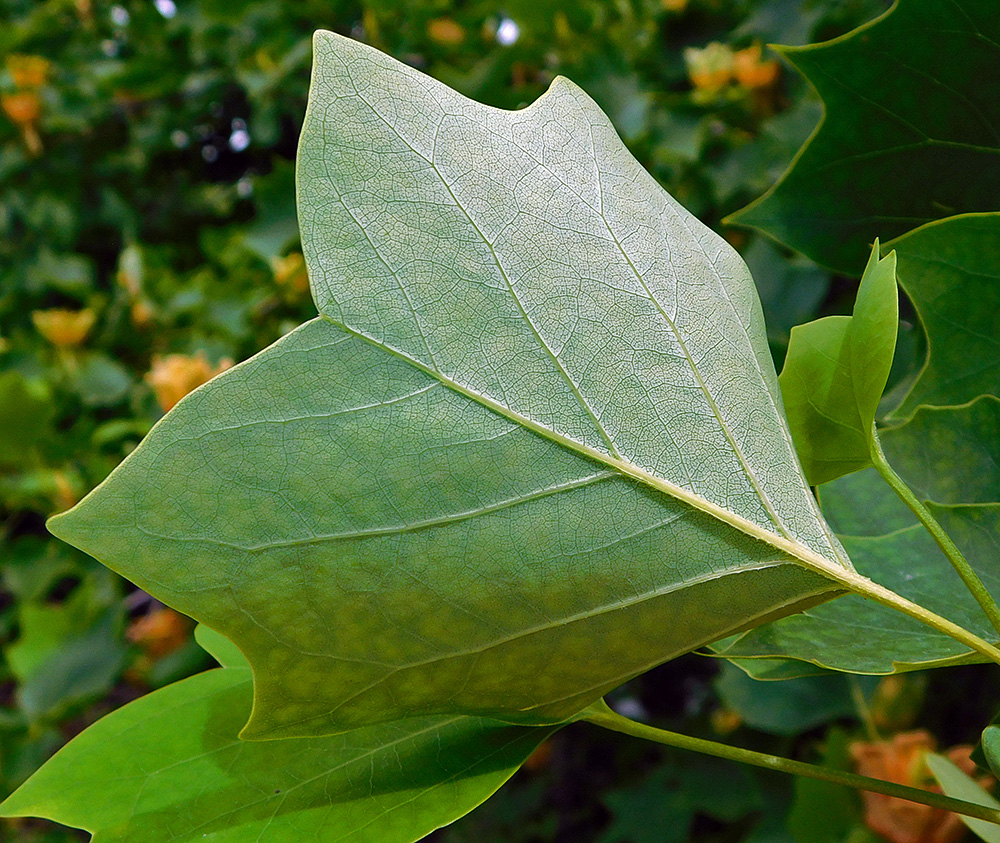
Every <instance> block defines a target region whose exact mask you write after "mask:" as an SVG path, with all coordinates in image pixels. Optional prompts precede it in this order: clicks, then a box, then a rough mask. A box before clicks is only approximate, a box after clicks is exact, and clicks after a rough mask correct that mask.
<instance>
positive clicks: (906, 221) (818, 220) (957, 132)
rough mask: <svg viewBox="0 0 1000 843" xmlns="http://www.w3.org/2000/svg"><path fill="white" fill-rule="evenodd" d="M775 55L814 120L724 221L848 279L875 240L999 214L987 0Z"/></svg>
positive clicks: (998, 28)
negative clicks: (808, 90) (804, 94)
mask: <svg viewBox="0 0 1000 843" xmlns="http://www.w3.org/2000/svg"><path fill="white" fill-rule="evenodd" d="M781 52H782V53H783V55H784V56H785V57H786V58H787V59H788V60H789V61H791V62H792V63H793V64H794V65H795V66H796V67H797V68H798V69H799V70H800V71H801V72H802V73H803V75H805V77H806V78H807V79H808V80H809V81H810V82H811V83H812V84H813V86H814V87H815V89H816V91H817V92H818V93H819V95H820V97H821V98H822V100H823V104H824V110H825V113H824V116H823V119H822V121H821V122H820V125H819V127H818V128H817V129H816V131H815V132H814V133H813V135H812V137H811V138H810V139H809V140H808V141H807V142H806V144H805V146H803V147H802V149H801V150H800V151H799V154H798V155H797V156H796V158H795V161H794V162H793V163H792V166H791V167H790V169H789V170H788V172H786V173H785V175H784V176H783V177H782V179H781V181H779V182H778V183H777V184H776V185H775V186H774V187H773V188H771V190H769V191H768V192H767V193H765V194H764V195H763V196H762V197H761V198H760V199H758V200H757V201H755V202H753V203H752V204H751V205H749V206H747V207H746V208H744V209H743V210H742V211H740V212H738V213H737V214H735V215H733V216H732V217H730V218H729V221H731V222H734V223H739V224H743V225H749V226H753V227H755V228H758V229H760V230H762V231H764V232H765V233H766V234H768V235H770V236H771V237H774V238H775V239H777V240H779V241H781V242H782V243H785V244H787V245H789V246H791V247H793V248H795V249H797V250H799V251H800V252H803V253H804V254H806V255H807V256H809V257H810V258H812V259H813V260H815V261H816V262H817V263H820V264H823V265H825V266H828V267H831V268H833V269H836V270H838V271H840V272H845V273H848V274H856V273H858V272H860V270H861V268H862V267H863V265H864V259H865V254H866V253H867V249H868V247H869V245H870V244H871V243H872V241H873V240H874V239H875V238H876V237H884V238H888V237H896V236H898V235H901V234H903V233H904V232H906V231H909V230H910V229H913V228H916V227H917V226H919V225H921V224H923V223H926V222H930V221H932V220H937V219H941V218H943V217H947V216H951V215H954V214H960V213H967V212H973V211H995V210H1000V200H998V197H1000V96H998V93H1000V88H998V84H1000V82H998V78H1000V77H998V74H997V68H998V67H1000V15H998V14H997V10H996V4H995V2H994V0H959V2H954V3H927V2H922V0H897V2H896V3H895V4H894V5H893V7H892V8H891V9H890V10H889V11H888V12H886V13H885V14H884V15H882V16H881V17H879V18H877V19H876V20H874V21H872V22H871V23H869V24H866V25H865V26H862V27H860V28H859V29H856V30H854V31H853V32H850V33H848V34H847V35H844V36H842V37H840V38H836V39H834V40H833V41H829V42H827V43H825V44H816V45H812V46H808V47H801V48H790V47H785V48H782V50H781ZM995 266H996V264H994V267H995ZM966 400H968V399H966Z"/></svg>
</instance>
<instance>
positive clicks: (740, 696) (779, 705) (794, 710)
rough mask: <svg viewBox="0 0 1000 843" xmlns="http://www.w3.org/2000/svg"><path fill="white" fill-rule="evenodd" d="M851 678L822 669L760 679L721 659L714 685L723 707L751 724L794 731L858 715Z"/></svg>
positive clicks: (787, 732)
mask: <svg viewBox="0 0 1000 843" xmlns="http://www.w3.org/2000/svg"><path fill="white" fill-rule="evenodd" d="M852 681H856V680H854V679H853V677H847V676H844V674H842V673H823V674H820V675H819V676H805V677H798V678H794V679H787V680H785V681H783V682H773V681H769V682H759V681H757V680H756V679H753V678H751V677H750V676H748V675H747V674H746V672H745V671H743V670H740V669H739V668H738V667H737V666H736V665H733V664H726V663H723V665H722V670H721V672H720V673H719V675H718V677H716V679H715V681H714V683H713V687H714V688H715V691H716V693H717V694H718V695H719V699H720V700H721V701H722V702H723V703H724V704H725V705H726V707H727V708H729V709H731V710H733V711H735V712H736V713H737V714H738V715H739V716H740V719H741V720H742V721H743V722H744V723H746V725H748V726H750V727H751V728H754V729H759V730H760V731H763V732H770V733H771V734H773V735H797V734H799V733H800V732H804V731H806V730H807V729H812V728H814V727H815V726H819V725H821V724H823V723H828V722H830V721H831V720H837V719H840V718H845V717H847V718H853V719H857V705H856V703H855V701H854V697H853V695H852V691H851V684H850V683H851V682H852ZM865 681H871V680H865Z"/></svg>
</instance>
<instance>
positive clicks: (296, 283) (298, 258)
mask: <svg viewBox="0 0 1000 843" xmlns="http://www.w3.org/2000/svg"><path fill="white" fill-rule="evenodd" d="M271 269H272V270H273V271H274V280H275V282H277V284H278V286H279V287H282V288H283V289H284V290H286V291H287V292H288V293H289V294H291V295H292V296H294V297H296V298H297V297H298V296H300V295H302V294H303V293H307V292H309V273H308V272H306V261H305V258H303V257H302V252H291V253H290V254H288V255H285V257H283V258H273V259H272V260H271Z"/></svg>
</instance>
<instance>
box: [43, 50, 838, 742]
mask: <svg viewBox="0 0 1000 843" xmlns="http://www.w3.org/2000/svg"><path fill="white" fill-rule="evenodd" d="M315 44H316V63H315V69H314V76H313V89H312V95H311V99H310V106H309V111H308V114H307V118H306V122H305V126H304V128H303V132H302V136H301V148H300V153H299V162H298V168H299V180H298V185H299V213H300V221H301V230H302V237H303V249H304V253H305V255H306V260H307V262H308V265H309V270H310V275H311V278H312V283H313V288H314V296H315V298H316V301H317V303H318V305H319V308H320V311H321V313H322V316H321V318H319V319H316V320H313V321H312V322H309V323H307V324H305V325H304V326H302V327H301V328H299V329H297V330H296V331H294V332H292V333H291V334H289V335H288V336H286V337H285V338H283V339H282V340H280V341H279V342H278V343H276V344H275V345H274V346H272V347H271V348H270V349H267V350H266V351H264V352H262V353H261V354H260V355H258V356H257V357H255V358H253V359H252V360H250V361H248V362H246V363H244V364H243V365H241V366H237V367H235V368H233V369H231V370H229V371H227V372H225V373H224V374H223V375H221V376H220V377H218V378H216V379H215V380H213V381H212V382H211V383H209V384H207V385H206V386H204V387H202V388H201V389H199V390H196V391H195V392H194V393H192V394H191V395H189V396H188V397H187V398H186V399H185V400H184V401H182V402H181V403H180V404H179V405H178V406H177V407H176V408H175V409H174V410H173V411H172V412H171V413H170V414H169V415H168V416H167V417H166V418H165V419H164V420H163V421H162V422H161V423H160V424H159V425H157V427H156V428H154V430H153V431H152V433H151V434H150V435H149V437H148V438H147V440H146V441H145V442H144V443H143V444H142V445H141V446H140V447H139V448H138V449H137V450H136V451H134V452H133V453H132V455H130V457H129V458H128V459H127V460H126V461H125V463H123V465H122V466H121V467H120V468H119V469H118V470H117V471H116V472H115V473H114V474H113V475H112V476H111V478H109V480H107V481H106V482H105V483H104V484H103V485H102V486H101V487H100V488H99V489H98V490H97V491H96V492H94V493H92V494H91V495H90V496H88V498H86V499H85V500H84V501H83V502H81V503H80V504H79V505H78V506H77V507H76V508H75V509H74V510H72V511H71V512H70V513H68V514H66V515H63V516H59V517H57V518H55V519H53V520H52V521H51V522H50V523H51V528H52V530H53V531H54V532H55V533H56V534H57V535H59V536H60V537H62V538H65V539H66V540H68V541H70V542H72V543H74V544H76V545H78V546H80V547H81V548H83V549H85V550H87V551H88V552H90V553H92V554H93V555H95V556H96V557H98V558H99V559H101V560H102V561H105V562H106V563H107V564H109V565H110V566H111V567H113V568H115V570H118V571H120V572H121V573H123V574H124V575H125V576H127V577H129V578H130V579H133V580H134V581H136V582H137V583H139V584H140V585H141V586H142V587H143V588H144V589H146V590H147V591H149V592H150V593H152V594H154V595H156V596H157V597H158V598H159V599H161V600H163V601H165V602H167V603H169V604H171V605H174V606H176V607H177V608H179V609H180V610H181V611H183V612H185V613H187V614H189V615H191V616H193V617H195V618H197V619H198V620H200V621H202V622H204V623H206V624H208V625H209V626H211V627H213V628H214V629H217V630H219V632H221V633H223V634H224V635H225V636H226V637H227V638H230V639H231V640H232V641H233V642H234V643H235V644H236V645H237V646H238V647H239V649H240V650H241V652H243V653H244V654H245V655H246V656H247V658H248V660H249V661H250V664H251V665H252V667H253V670H254V673H255V705H254V709H253V716H252V718H251V721H250V723H249V725H248V727H247V730H246V732H245V733H244V734H245V736H252V737H264V736H267V737H279V736H280V737H292V736H297V735H310V734H323V733H331V732H334V731H338V730H344V729H348V728H351V727H354V726H360V725H364V724H367V723H372V722H379V721H386V720H392V719H395V718H398V717H401V716H408V715H414V714H418V713H426V714H430V713H447V712H456V711H457V712H462V713H474V714H483V715H490V716H497V717H501V718H507V719H511V720H516V721H521V722H528V723H545V722H554V721H560V720H563V719H565V718H567V717H569V716H572V715H573V714H575V713H576V712H578V711H579V710H581V709H582V708H583V707H584V706H585V705H586V704H588V703H590V702H592V701H594V700H595V699H597V698H598V697H599V696H600V695H601V694H602V693H604V692H605V691H607V690H609V689H611V688H613V687H615V686H616V685H618V684H619V683H621V682H623V681H624V680H626V679H628V678H630V677H632V676H635V675H636V674H638V673H640V672H642V671H644V670H646V669H648V668H649V667H652V666H653V665H655V664H658V663H660V662H663V661H666V660H667V659H670V658H672V657H674V656H675V655H678V654H680V653H683V652H687V651H689V650H691V649H693V648H695V647H698V646H700V645H702V644H704V643H706V642H708V641H711V640H714V639H716V638H719V637H721V636H723V635H727V634H730V633H733V632H735V631H738V630H740V629H743V628H745V627H747V626H749V625H753V624H756V623H760V622H762V621H763V620H765V619H767V618H771V617H778V616H781V615H785V614H788V613H789V612H794V611H797V610H799V609H801V608H803V607H804V606H807V605H812V604H814V603H815V602H817V601H820V600H823V599H826V598H827V597H830V596H832V594H833V593H834V592H833V591H832V590H831V589H833V588H835V587H836V586H834V585H833V584H832V583H830V582H829V581H828V580H827V579H826V578H825V576H819V575H817V574H816V573H814V571H816V570H821V571H824V572H826V573H828V574H829V575H830V576H836V577H840V578H841V579H846V578H850V577H853V576H855V575H854V574H853V571H852V570H851V569H850V563H849V562H848V561H847V559H846V557H845V556H844V555H843V553H842V551H841V550H840V548H839V546H838V544H837V543H836V541H835V540H834V539H833V538H832V536H831V534H830V532H829V530H828V528H827V527H826V525H825V522H824V521H823V520H822V518H821V516H820V515H819V513H818V509H817V506H816V504H815V500H814V499H813V497H812V495H811V494H810V492H809V490H808V487H807V486H806V483H805V480H804V478H803V477H802V476H801V474H800V472H799V470H798V467H797V462H796V459H795V456H794V453H793V451H792V446H791V442H790V437H789V434H788V431H787V428H786V426H785V424H784V421H783V418H782V414H781V410H780V409H779V408H780V397H779V395H778V387H777V379H776V377H775V374H774V369H773V367H772V364H771V361H770V356H769V353H768V348H767V343H766V339H765V336H764V326H763V320H762V318H761V312H760V304H759V302H758V300H757V298H756V294H755V291H754V287H753V282H752V280H751V279H750V277H749V274H748V273H747V271H746V268H745V267H744V266H743V264H742V262H741V261H740V259H739V257H738V255H737V254H736V253H735V252H734V251H733V250H732V249H731V248H730V247H729V246H728V245H727V244H726V243H725V242H724V241H723V240H722V239H721V238H719V237H718V236H717V235H715V234H713V233H712V232H710V231H709V230H708V229H706V228H705V227H703V226H702V225H701V224H700V223H698V222H697V221H696V220H695V219H694V218H693V217H691V216H690V215H689V214H688V213H687V212H686V211H684V210H683V209H682V208H680V207H679V206H678V205H677V204H676V202H674V200H673V199H671V198H670V197H669V196H668V195H667V194H666V193H664V191H663V190H662V189H661V188H660V187H659V186H658V185H657V184H656V183H655V182H654V181H653V180H652V178H651V177H650V176H649V175H648V174H646V173H645V172H644V171H643V170H642V169H641V167H640V166H639V165H638V163H637V162H636V161H635V160H634V159H633V158H632V157H631V156H630V155H629V154H628V152H627V151H626V150H625V148H624V146H623V145H622V144H621V141H620V140H619V139H618V137H617V136H616V135H615V134H614V131H613V129H612V128H611V125H610V124H609V122H608V120H607V118H606V117H605V116H604V115H603V114H602V113H601V112H600V110H599V109H598V108H597V107H596V106H595V105H594V103H593V102H592V101H591V100H590V99H589V98H588V97H587V96H586V95H585V94H584V93H583V92H582V91H581V90H580V89H578V88H577V87H575V86H574V85H573V84H572V83H570V82H568V81H566V80H557V81H556V82H554V83H553V85H552V87H551V89H550V90H549V92H548V93H547V94H545V95H544V96H543V97H541V98H540V99H539V100H538V101H537V102H536V103H535V104H533V105H532V106H530V107H528V108H526V109H524V110H521V111H515V112H504V111H499V110H496V109H493V108H488V107H486V106H482V105H479V104H477V103H474V102H472V101H470V100H467V99H465V98H464V97H462V96H460V95H459V94H457V93H456V92H454V91H452V90H450V89H448V88H446V87H445V86H443V85H441V84H439V83H437V82H434V81H433V80H430V79H428V78H427V77H425V76H423V75H421V74H420V73H418V72H417V71H415V70H413V69H412V68H409V67H406V66H404V65H402V64H399V63H398V62H395V61H393V60H392V59H389V58H388V57H386V56H384V55H382V54H381V53H379V52H377V51H375V50H373V49H371V48H369V47H366V46H363V45H361V44H358V43H356V42H353V41H350V40H348V39H345V38H341V37H339V36H336V35H332V34H330V33H323V32H321V33H318V34H317V37H316V42H315ZM796 560H797V561H798V562H799V563H801V564H797V563H796ZM804 566H808V568H809V569H810V570H807V569H806V568H805V567H804Z"/></svg>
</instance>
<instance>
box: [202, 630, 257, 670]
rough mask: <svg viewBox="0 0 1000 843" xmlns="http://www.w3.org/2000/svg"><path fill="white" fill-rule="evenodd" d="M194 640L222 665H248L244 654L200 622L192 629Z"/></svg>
mask: <svg viewBox="0 0 1000 843" xmlns="http://www.w3.org/2000/svg"><path fill="white" fill-rule="evenodd" d="M194 637H195V640H196V641H197V642H198V643H199V644H200V645H201V647H202V648H203V649H204V650H205V652H207V653H208V654H209V655H210V656H211V657H212V658H213V659H215V660H216V661H217V662H218V663H219V664H221V665H222V666H223V667H250V664H249V663H248V662H247V660H246V658H245V657H244V655H243V654H242V653H241V652H240V651H239V649H237V647H236V645H235V644H233V642H232V641H230V640H229V639H228V638H226V637H225V636H224V635H220V634H219V633H218V632H216V631H215V630H214V629H211V628H210V627H207V626H205V624H203V623H200V624H198V626H197V627H195V630H194Z"/></svg>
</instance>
